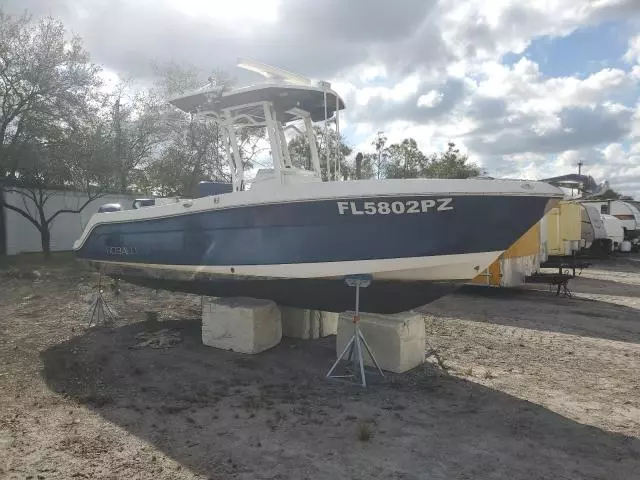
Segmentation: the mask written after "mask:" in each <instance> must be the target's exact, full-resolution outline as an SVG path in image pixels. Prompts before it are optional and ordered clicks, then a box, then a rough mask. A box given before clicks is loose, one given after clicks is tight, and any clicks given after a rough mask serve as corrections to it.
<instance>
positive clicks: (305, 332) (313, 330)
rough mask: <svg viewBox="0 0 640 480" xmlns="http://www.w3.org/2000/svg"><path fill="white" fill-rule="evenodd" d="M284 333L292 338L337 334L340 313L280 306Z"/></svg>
mask: <svg viewBox="0 0 640 480" xmlns="http://www.w3.org/2000/svg"><path fill="white" fill-rule="evenodd" d="M280 311H281V313H282V335H283V336H284V337H291V338H302V339H309V338H320V337H326V336H328V335H335V334H336V332H337V329H338V314H337V313H333V312H323V311H321V310H309V309H306V308H293V307H280Z"/></svg>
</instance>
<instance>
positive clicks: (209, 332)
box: [202, 298, 282, 353]
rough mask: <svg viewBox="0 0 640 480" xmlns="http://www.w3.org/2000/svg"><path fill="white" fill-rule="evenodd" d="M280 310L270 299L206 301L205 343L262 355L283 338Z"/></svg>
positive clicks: (203, 337)
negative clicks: (261, 353)
mask: <svg viewBox="0 0 640 480" xmlns="http://www.w3.org/2000/svg"><path fill="white" fill-rule="evenodd" d="M280 318H281V317H280V309H279V308H278V306H277V305H276V304H275V303H274V302H271V301H269V300H258V299H254V298H205V299H204V300H203V304H202V343H204V344H205V345H208V346H210V347H216V348H221V349H224V350H233V351H234V352H241V353H259V352H262V351H264V350H267V349H269V348H271V347H273V346H275V345H277V344H278V343H280V340H281V338H282V324H281V320H280Z"/></svg>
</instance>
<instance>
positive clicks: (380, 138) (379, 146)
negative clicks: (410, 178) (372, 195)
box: [376, 130, 387, 180]
mask: <svg viewBox="0 0 640 480" xmlns="http://www.w3.org/2000/svg"><path fill="white" fill-rule="evenodd" d="M383 134H384V132H383V131H381V130H379V131H378V139H377V140H376V150H378V168H377V175H378V180H380V172H381V170H382V148H383V147H384V143H385V142H386V140H387V139H386V138H385V137H383Z"/></svg>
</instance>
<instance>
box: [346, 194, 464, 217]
mask: <svg viewBox="0 0 640 480" xmlns="http://www.w3.org/2000/svg"><path fill="white" fill-rule="evenodd" d="M452 203H453V198H437V199H425V200H396V201H391V202H360V201H351V202H337V205H338V213H339V214H340V215H405V214H412V213H428V212H446V211H448V210H453V209H454V208H453V205H452Z"/></svg>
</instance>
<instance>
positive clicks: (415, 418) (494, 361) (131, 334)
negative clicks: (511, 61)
mask: <svg viewBox="0 0 640 480" xmlns="http://www.w3.org/2000/svg"><path fill="white" fill-rule="evenodd" d="M95 281H96V277H95V276H94V274H92V273H89V272H87V271H86V270H83V269H82V268H81V267H80V266H79V265H78V264H76V263H73V262H69V261H68V260H65V261H59V262H54V263H53V264H50V265H48V266H47V267H46V268H44V267H41V266H39V265H37V264H27V265H25V264H21V265H19V266H18V267H15V266H12V267H6V266H5V267H4V268H3V269H0V334H1V336H0V409H1V410H0V478H6V479H33V480H36V479H83V478H86V479H119V478H126V479H138V478H141V479H205V478H210V479H229V478H233V479H289V478H291V479H335V478H349V479H369V478H379V479H405V480H409V479H552V478H553V479H555V478H558V479H568V478H571V479H574V478H575V479H607V480H612V479H638V478H640V256H639V255H637V254H636V255H635V256H631V257H627V258H617V259H615V260H608V261H599V262H596V264H595V265H593V266H592V268H590V269H588V270H585V271H584V272H582V275H581V277H580V278H577V279H575V280H573V281H572V282H571V284H570V286H571V289H572V291H573V293H574V297H573V298H562V297H556V296H555V295H554V294H553V293H549V292H548V291H546V290H545V289H544V287H542V286H537V290H535V289H532V288H526V289H524V288H523V289H519V290H515V291H504V290H501V291H496V290H487V289H486V288H465V289H463V290H461V291H459V292H458V293H456V294H455V295H451V296H449V297H445V298H443V299H441V300H439V301H437V302H435V303H432V304H430V305H428V306H426V307H424V308H423V309H421V311H423V312H424V314H425V322H426V328H427V338H428V345H426V350H427V351H430V350H432V349H433V350H435V351H436V352H437V354H438V356H439V358H440V360H441V361H442V363H443V365H439V364H438V362H436V361H435V360H434V357H433V356H432V357H430V358H429V360H430V362H429V363H426V364H425V365H424V366H423V367H421V368H418V369H416V370H415V371H412V372H410V373H409V374H405V375H388V376H387V378H386V379H381V380H376V379H375V376H373V375H371V376H370V377H369V378H370V380H372V381H374V384H373V385H372V386H371V387H370V388H368V389H367V390H362V389H361V388H359V387H357V386H354V385H349V384H346V383H342V382H339V381H330V380H327V379H325V378H324V375H325V373H326V371H327V370H328V368H329V366H330V364H331V362H332V360H333V358H334V356H335V351H334V342H335V338H334V337H329V338H326V339H322V340H312V341H302V340H290V339H286V340H283V342H282V343H281V344H280V345H278V346H277V347H275V348H273V349H271V350H269V351H267V352H264V353H262V354H259V355H255V356H246V355H241V354H235V353H232V352H226V351H219V350H216V349H212V348H209V347H205V346H203V345H202V344H201V341H200V300H199V299H198V298H196V297H191V296H187V295H177V294H169V293H166V292H159V293H154V292H152V291H148V290H144V289H141V288H137V287H133V286H130V285H122V294H121V295H119V296H118V299H117V303H116V299H115V298H114V296H113V294H112V293H109V294H108V295H107V297H108V299H109V302H110V304H111V305H115V309H116V310H117V312H118V319H117V320H116V322H115V324H114V325H112V326H99V327H92V328H87V327H86V325H87V318H86V313H87V309H88V308H89V305H90V302H91V300H92V299H93V295H94V289H93V287H92V284H94V283H95ZM151 310H153V311H158V312H159V318H158V319H157V320H148V318H149V315H148V314H147V313H146V312H147V311H151ZM443 366H444V368H442V367H443Z"/></svg>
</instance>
